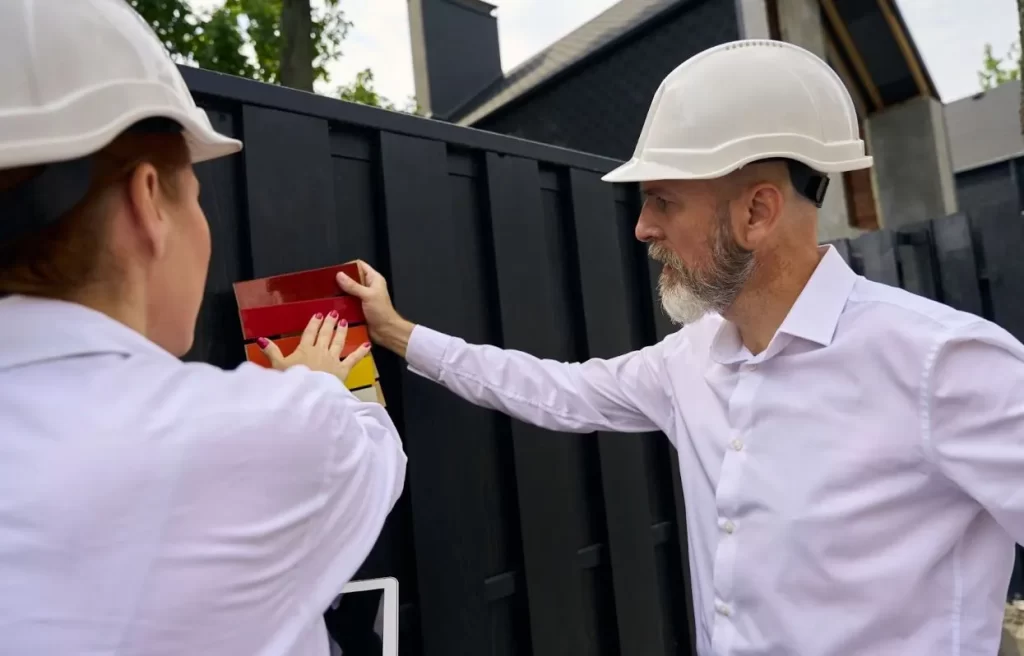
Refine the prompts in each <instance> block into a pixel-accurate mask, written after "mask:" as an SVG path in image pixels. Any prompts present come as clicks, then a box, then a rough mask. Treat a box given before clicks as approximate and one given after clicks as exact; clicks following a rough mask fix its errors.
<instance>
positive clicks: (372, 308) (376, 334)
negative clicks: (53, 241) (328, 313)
mask: <svg viewBox="0 0 1024 656" xmlns="http://www.w3.org/2000/svg"><path fill="white" fill-rule="evenodd" d="M358 265H359V272H360V273H361V274H362V277H363V283H362V284H360V283H359V281H357V280H352V279H351V278H349V277H348V276H347V275H345V274H344V273H338V285H339V286H340V287H341V289H342V291H344V292H345V293H346V294H351V295H352V296H355V297H356V298H358V299H359V300H360V301H362V302H363V314H364V315H366V324H367V326H368V327H369V330H370V339H371V340H373V341H374V342H375V343H377V344H380V345H381V346H383V347H384V348H386V349H388V350H389V351H393V352H395V353H397V354H398V355H399V356H401V357H403V358H404V357H405V349H406V347H407V346H408V345H409V336H410V335H412V329H413V324H412V323H410V322H408V321H406V320H405V319H403V318H402V317H401V315H399V314H398V312H397V311H396V310H395V306H394V305H392V303H391V295H390V294H389V293H388V283H387V281H386V280H384V276H382V275H380V274H379V273H377V272H376V271H375V270H374V269H373V267H371V266H370V265H369V264H367V263H366V262H363V261H362V260H359V262H358Z"/></svg>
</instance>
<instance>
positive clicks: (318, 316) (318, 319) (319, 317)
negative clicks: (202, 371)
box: [313, 312, 324, 321]
mask: <svg viewBox="0 0 1024 656" xmlns="http://www.w3.org/2000/svg"><path fill="white" fill-rule="evenodd" d="M313 318H314V319H316V320H317V321H320V320H321V319H323V318H324V315H323V313H321V312H317V313H316V314H314V315H313Z"/></svg>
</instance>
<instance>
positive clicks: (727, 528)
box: [722, 519, 736, 534]
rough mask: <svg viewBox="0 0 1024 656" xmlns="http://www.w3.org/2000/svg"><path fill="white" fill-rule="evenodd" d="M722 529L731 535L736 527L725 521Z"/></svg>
mask: <svg viewBox="0 0 1024 656" xmlns="http://www.w3.org/2000/svg"><path fill="white" fill-rule="evenodd" d="M722 528H723V529H725V532H726V533H729V534H732V532H733V531H735V530H736V525H735V524H733V523H732V521H730V520H728V519H727V520H725V523H724V524H722Z"/></svg>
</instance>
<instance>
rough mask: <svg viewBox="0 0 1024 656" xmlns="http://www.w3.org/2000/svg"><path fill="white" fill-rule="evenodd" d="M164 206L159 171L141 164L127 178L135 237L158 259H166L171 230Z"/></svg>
mask: <svg viewBox="0 0 1024 656" xmlns="http://www.w3.org/2000/svg"><path fill="white" fill-rule="evenodd" d="M162 203H163V195H162V194H161V191H160V174H159V172H158V171H157V170H156V168H155V167H154V166H153V165H152V164H150V163H148V162H143V163H142V164H139V165H138V166H136V167H135V170H134V171H133V172H132V173H131V174H130V176H129V178H128V204H129V208H130V210H131V217H132V222H133V225H134V227H135V230H136V234H137V235H138V237H139V239H140V240H141V242H142V243H143V245H144V247H145V248H146V249H148V250H149V251H150V252H151V254H152V255H153V256H154V257H156V258H160V257H162V256H163V254H164V251H165V250H166V248H167V237H168V232H169V230H170V225H169V224H168V221H167V218H166V216H165V214H164V212H163V211H161V205H162Z"/></svg>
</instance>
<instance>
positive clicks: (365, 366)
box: [345, 354, 377, 390]
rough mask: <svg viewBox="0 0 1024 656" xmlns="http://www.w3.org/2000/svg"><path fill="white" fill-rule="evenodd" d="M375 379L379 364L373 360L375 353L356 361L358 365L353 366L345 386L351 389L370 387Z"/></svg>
mask: <svg viewBox="0 0 1024 656" xmlns="http://www.w3.org/2000/svg"><path fill="white" fill-rule="evenodd" d="M375 380H377V365H376V364H375V363H374V361H373V355H372V354H367V355H366V357H365V358H363V359H362V360H360V361H359V362H357V363H356V366H354V367H352V371H350V372H349V373H348V378H346V379H345V387H347V388H349V389H350V390H352V389H359V388H360V387H369V386H370V385H373V383H374V381H375Z"/></svg>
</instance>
